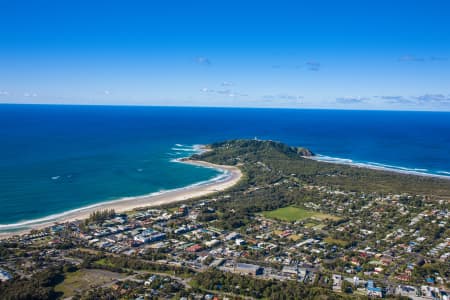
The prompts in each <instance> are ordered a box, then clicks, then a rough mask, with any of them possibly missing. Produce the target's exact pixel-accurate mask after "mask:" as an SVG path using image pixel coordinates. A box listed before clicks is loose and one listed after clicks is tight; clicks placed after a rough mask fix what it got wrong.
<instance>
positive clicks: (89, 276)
mask: <svg viewBox="0 0 450 300" xmlns="http://www.w3.org/2000/svg"><path fill="white" fill-rule="evenodd" d="M125 276H126V275H125V274H119V273H115V272H110V271H106V270H96V269H81V270H78V271H76V272H73V273H66V278H65V279H64V281H63V282H61V283H60V284H58V285H57V286H56V287H55V291H56V292H62V293H64V298H66V297H72V296H73V295H75V293H76V292H77V291H82V290H86V289H87V288H89V287H98V286H101V285H104V284H108V283H112V282H113V281H115V280H117V279H120V278H124V277H125Z"/></svg>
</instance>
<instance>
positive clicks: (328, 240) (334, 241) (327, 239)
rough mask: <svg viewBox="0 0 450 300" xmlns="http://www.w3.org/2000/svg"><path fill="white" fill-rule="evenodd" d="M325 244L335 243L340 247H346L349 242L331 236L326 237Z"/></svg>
mask: <svg viewBox="0 0 450 300" xmlns="http://www.w3.org/2000/svg"><path fill="white" fill-rule="evenodd" d="M324 241H325V242H326V243H327V244H330V245H336V246H341V247H347V246H348V244H349V242H348V241H344V240H338V239H333V238H331V237H326V238H325V240H324Z"/></svg>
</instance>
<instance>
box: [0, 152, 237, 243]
mask: <svg viewBox="0 0 450 300" xmlns="http://www.w3.org/2000/svg"><path fill="white" fill-rule="evenodd" d="M177 162H179V163H184V164H190V165H194V166H198V167H204V168H212V169H216V170H219V171H220V172H221V173H222V174H221V175H219V176H216V177H214V178H212V179H211V180H207V181H204V182H199V183H194V184H191V185H188V186H185V187H181V188H176V189H171V190H167V191H162V192H155V193H150V194H147V195H142V196H135V197H125V198H120V199H116V200H111V201H106V202H100V203H96V204H93V205H89V206H85V207H81V208H78V209H74V210H70V211H66V212H63V213H60V214H55V215H51V216H47V217H44V218H40V219H35V220H30V221H24V222H19V223H15V224H7V225H2V228H0V230H2V232H0V239H7V238H10V237H12V236H15V235H22V234H26V233H28V232H30V231H31V230H40V229H44V228H47V227H50V226H52V225H54V224H56V223H67V222H73V221H78V220H83V219H86V218H88V217H89V215H90V214H91V213H92V212H94V211H99V210H106V209H114V210H115V212H116V213H123V212H126V211H131V210H134V209H138V208H143V207H155V206H160V205H165V204H170V203H176V202H181V201H186V200H189V199H193V198H197V197H203V196H207V195H210V194H213V193H216V192H221V191H224V190H227V189H229V188H231V187H232V186H234V185H235V184H237V183H238V182H239V181H240V180H241V178H242V171H241V170H240V169H239V168H238V167H235V166H226V165H216V164H213V163H209V162H206V161H201V160H193V159H190V158H181V159H177Z"/></svg>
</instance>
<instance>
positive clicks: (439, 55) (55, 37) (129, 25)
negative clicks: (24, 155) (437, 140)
mask: <svg viewBox="0 0 450 300" xmlns="http://www.w3.org/2000/svg"><path fill="white" fill-rule="evenodd" d="M449 15H450V3H449V2H448V1H433V0H431V1H430V0H428V1H401V0H398V1H392V0H391V1H382V0H381V1H361V0H360V1H345V0H342V1H320V0H319V1H211V0H209V1H186V0H184V1H167V0H166V1H33V0H28V1H20V0H16V1H6V0H0V103H64V104H126V105H189V106H251V107H295V108H343V109H346V108H349V109H402V110H440V111H443V110H446V111H447V110H450V18H449V17H448V16H449Z"/></svg>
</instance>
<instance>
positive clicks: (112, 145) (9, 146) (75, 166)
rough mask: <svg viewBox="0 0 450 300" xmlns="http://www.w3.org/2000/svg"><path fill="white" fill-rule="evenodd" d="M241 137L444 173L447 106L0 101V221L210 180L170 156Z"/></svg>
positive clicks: (324, 155) (448, 162) (447, 169)
mask: <svg viewBox="0 0 450 300" xmlns="http://www.w3.org/2000/svg"><path fill="white" fill-rule="evenodd" d="M241 138H247V139H252V138H258V139H270V140H276V141H281V142H284V143H287V144H289V145H294V146H303V147H307V148H309V149H310V150H312V151H313V152H314V153H316V154H318V155H319V159H322V160H325V161H333V162H342V163H350V164H356V165H363V166H366V165H367V166H372V167H380V168H387V169H391V170H396V171H402V172H413V173H418V174H423V175H434V176H441V177H447V178H450V156H449V153H450V112H416V111H414V112H406V111H356V110H314V109H305V110H301V109H256V108H194V107H136V106H77V105H73V106H71V105H0V139H1V140H0V141H1V142H0V205H1V207H2V209H1V210H0V231H1V230H2V227H3V228H5V225H8V224H9V225H11V224H17V223H21V222H24V221H29V220H35V219H40V218H44V217H46V216H49V215H54V214H60V213H64V212H66V211H69V210H74V209H78V208H81V207H85V206H89V205H93V204H96V203H100V202H104V201H111V200H114V199H119V198H124V197H133V196H140V195H145V194H151V193H157V192H162V191H166V190H171V189H176V188H181V187H184V186H188V185H192V184H196V183H198V182H204V181H208V180H211V179H213V178H215V177H217V176H218V175H220V174H219V172H218V171H217V170H214V169H209V168H201V167H196V166H191V165H186V164H180V163H175V162H174V159H176V158H180V157H185V156H189V155H191V154H193V153H196V152H197V151H198V148H197V146H196V145H201V144H209V143H213V142H217V141H222V140H228V139H241ZM449 184H450V181H449ZM8 227H9V226H8Z"/></svg>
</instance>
